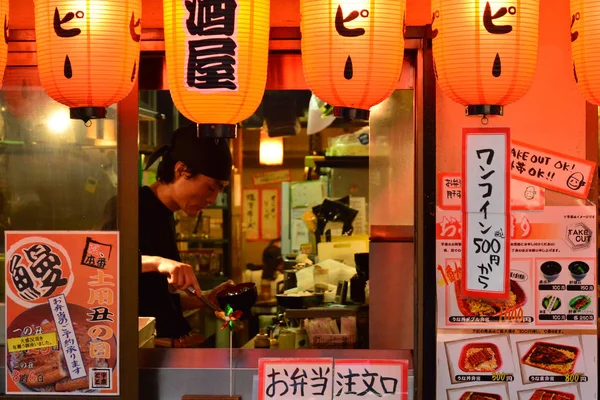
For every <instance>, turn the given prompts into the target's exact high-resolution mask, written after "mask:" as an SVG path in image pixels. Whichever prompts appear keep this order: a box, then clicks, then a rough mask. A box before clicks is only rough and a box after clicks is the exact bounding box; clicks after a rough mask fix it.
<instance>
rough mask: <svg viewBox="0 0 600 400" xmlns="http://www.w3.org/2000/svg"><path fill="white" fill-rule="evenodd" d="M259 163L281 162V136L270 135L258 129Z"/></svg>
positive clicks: (276, 163) (272, 163)
mask: <svg viewBox="0 0 600 400" xmlns="http://www.w3.org/2000/svg"><path fill="white" fill-rule="evenodd" d="M258 157H259V162H260V165H282V164H283V137H281V136H280V137H270V136H269V134H268V133H267V131H264V130H262V129H261V131H260V148H259V155H258Z"/></svg>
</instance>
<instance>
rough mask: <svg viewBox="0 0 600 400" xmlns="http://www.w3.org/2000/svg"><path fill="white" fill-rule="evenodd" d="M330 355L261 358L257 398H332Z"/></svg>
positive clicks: (274, 399) (268, 399) (295, 399)
mask: <svg viewBox="0 0 600 400" xmlns="http://www.w3.org/2000/svg"><path fill="white" fill-rule="evenodd" d="M333 377H334V373H333V359H332V358H314V359H304V358H287V359H286V358H262V359H260V360H259V361H258V400H270V399H273V400H300V399H307V398H310V399H329V400H330V399H331V396H332V391H333Z"/></svg>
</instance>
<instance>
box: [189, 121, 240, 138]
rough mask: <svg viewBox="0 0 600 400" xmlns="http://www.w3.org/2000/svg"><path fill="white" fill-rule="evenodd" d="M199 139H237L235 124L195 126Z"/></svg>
mask: <svg viewBox="0 0 600 400" xmlns="http://www.w3.org/2000/svg"><path fill="white" fill-rule="evenodd" d="M197 129H198V136H199V137H210V138H224V139H237V125H236V124H197Z"/></svg>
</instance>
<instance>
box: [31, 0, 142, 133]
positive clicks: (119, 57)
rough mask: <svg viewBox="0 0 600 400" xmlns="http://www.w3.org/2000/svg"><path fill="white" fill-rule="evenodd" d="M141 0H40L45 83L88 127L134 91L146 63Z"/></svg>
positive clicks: (40, 62) (41, 62) (37, 6)
mask: <svg viewBox="0 0 600 400" xmlns="http://www.w3.org/2000/svg"><path fill="white" fill-rule="evenodd" d="M141 15H142V4H141V0H79V1H73V0H36V1H35V31H36V43H37V56H38V57H37V59H38V68H39V74H40V81H41V84H42V86H43V88H44V89H45V90H46V92H47V93H48V94H49V95H50V97H52V98H53V99H54V100H56V101H58V102H59V103H62V104H64V105H66V106H68V107H69V108H70V117H71V118H72V119H81V120H83V121H84V122H85V123H86V125H87V123H88V122H89V121H90V120H91V119H96V118H105V117H106V107H108V106H109V105H111V104H114V103H116V102H118V101H120V100H122V99H123V98H124V97H125V96H127V95H128V94H129V92H131V89H132V88H133V84H134V82H135V79H136V78H137V71H138V67H139V60H140V34H141V26H140V18H141Z"/></svg>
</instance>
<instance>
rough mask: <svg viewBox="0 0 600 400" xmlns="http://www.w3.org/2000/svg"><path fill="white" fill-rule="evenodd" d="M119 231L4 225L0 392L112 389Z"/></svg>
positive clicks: (111, 391)
mask: <svg viewBox="0 0 600 400" xmlns="http://www.w3.org/2000/svg"><path fill="white" fill-rule="evenodd" d="M118 243H119V234H118V232H105V231H103V232H81V231H48V232H33V231H30V232H6V249H7V250H6V265H5V271H6V272H5V273H6V276H5V280H6V323H5V326H6V347H5V350H6V351H5V356H6V393H7V394H13V393H29V394H48V393H59V394H61V395H66V394H79V395H81V394H90V395H109V394H110V395H114V394H118V393H119V388H118V383H119V378H118V365H117V359H118V350H119V348H118V339H119V297H118V296H119V283H118V279H119V251H118Z"/></svg>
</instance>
